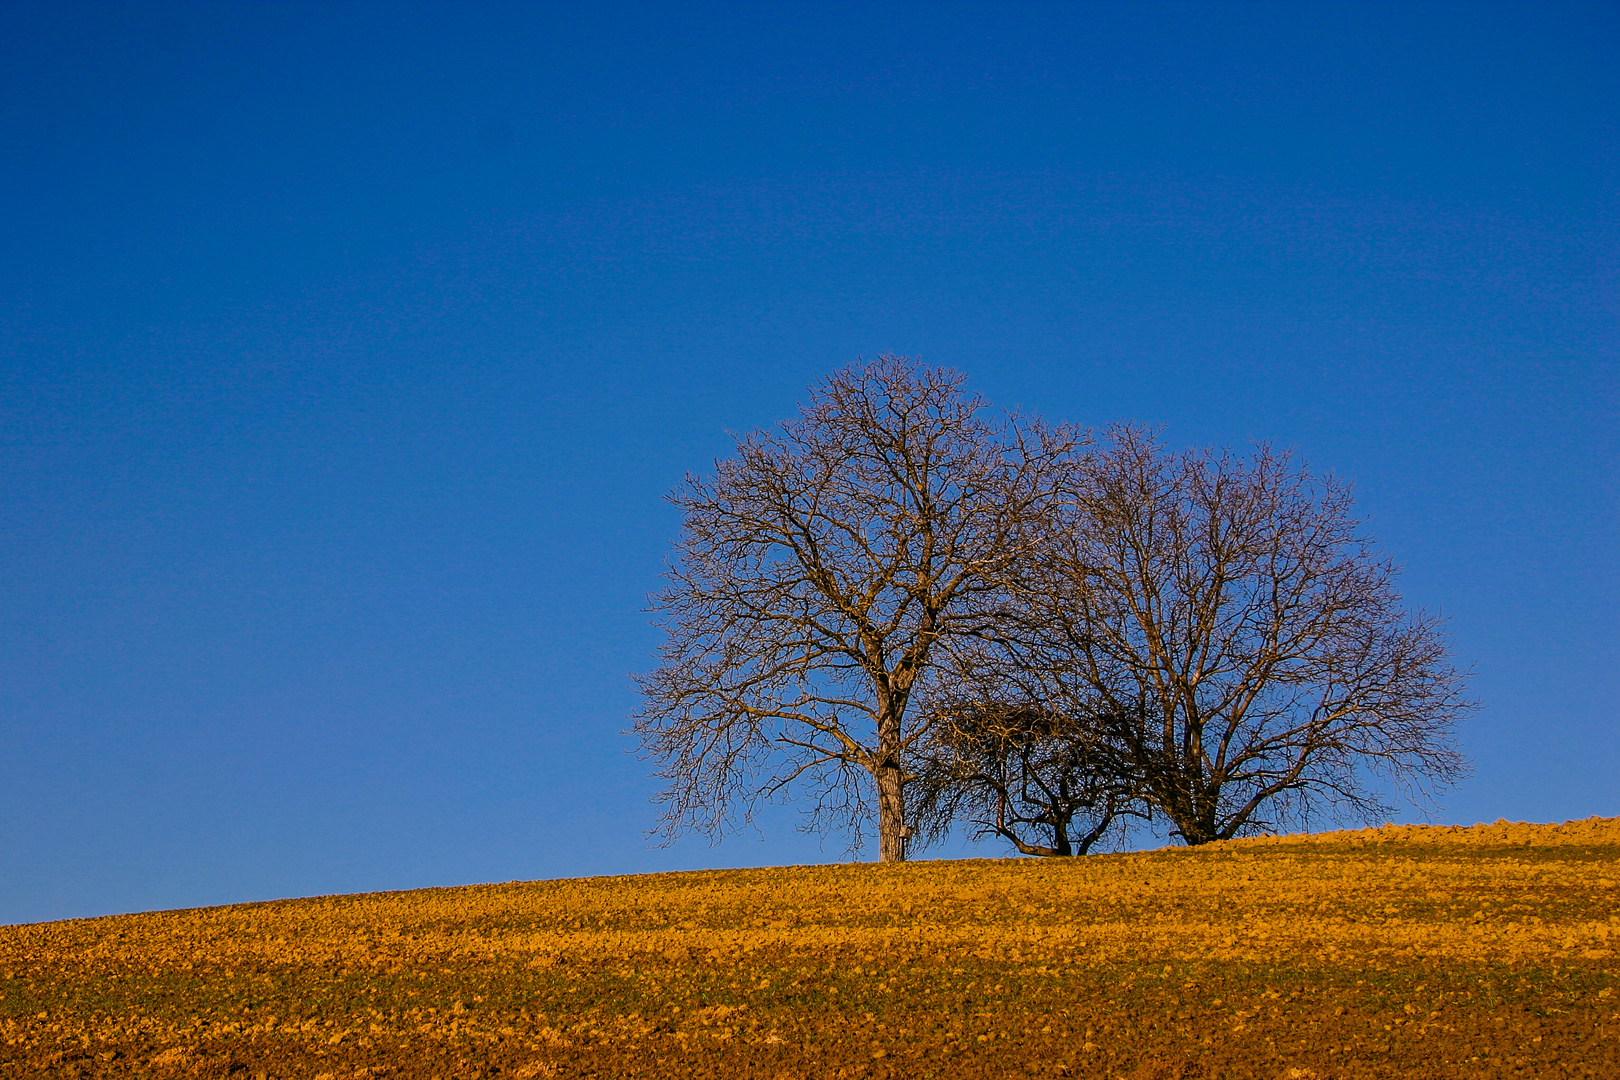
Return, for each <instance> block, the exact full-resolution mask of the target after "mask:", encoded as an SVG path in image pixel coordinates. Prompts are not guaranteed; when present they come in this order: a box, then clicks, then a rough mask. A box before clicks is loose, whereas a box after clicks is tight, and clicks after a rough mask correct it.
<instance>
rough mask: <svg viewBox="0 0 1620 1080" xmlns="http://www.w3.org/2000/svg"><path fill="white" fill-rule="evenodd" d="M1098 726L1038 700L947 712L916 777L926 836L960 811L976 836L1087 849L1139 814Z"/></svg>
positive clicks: (1061, 850)
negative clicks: (1120, 823)
mask: <svg viewBox="0 0 1620 1080" xmlns="http://www.w3.org/2000/svg"><path fill="white" fill-rule="evenodd" d="M1102 730H1104V729H1103V726H1102V725H1097V724H1093V723H1087V722H1084V721H1080V720H1077V719H1076V718H1074V717H1072V716H1069V715H1067V714H1065V713H1062V712H1057V711H1055V710H1053V709H1050V708H1047V707H1045V706H1042V705H1039V704H1035V703H1027V704H1021V705H1013V704H1007V703H1001V702H984V703H978V704H973V705H969V706H965V707H960V708H957V709H953V710H948V711H946V712H945V713H944V714H943V715H942V716H941V717H940V719H939V720H938V722H937V723H936V724H935V726H934V727H933V729H932V732H931V735H930V740H929V743H928V745H927V746H926V747H925V748H924V750H923V751H922V755H921V756H922V764H921V766H920V768H919V769H918V774H917V779H916V780H915V781H914V782H913V783H914V785H915V787H916V789H917V810H916V813H917V820H918V825H919V828H920V829H921V830H922V832H923V836H924V838H925V839H928V840H937V839H939V838H940V837H942V836H943V835H944V833H945V832H946V831H947V830H948V829H949V828H950V827H951V825H952V824H953V823H954V822H957V821H961V820H966V821H968V822H970V823H972V824H973V825H975V826H977V830H978V831H977V836H978V837H985V836H992V835H993V836H998V837H1000V838H1002V839H1003V840H1006V841H1008V842H1009V843H1011V844H1012V845H1013V847H1015V848H1016V849H1017V850H1018V851H1019V852H1020V853H1021V854H1024V855H1040V856H1065V855H1084V854H1086V853H1087V852H1088V851H1090V850H1091V848H1092V847H1093V846H1094V845H1095V844H1096V843H1097V842H1098V841H1100V840H1101V839H1102V838H1103V837H1104V836H1106V835H1108V833H1109V831H1110V829H1112V828H1113V827H1114V826H1115V825H1116V824H1117V823H1119V822H1120V821H1121V820H1122V819H1124V818H1126V817H1131V816H1138V815H1139V813H1140V811H1139V810H1138V803H1137V799H1136V796H1137V793H1138V792H1137V783H1136V781H1135V778H1134V777H1133V776H1132V775H1131V768H1130V763H1129V762H1128V761H1125V760H1123V759H1121V758H1120V756H1119V755H1117V754H1114V753H1113V752H1112V750H1111V748H1110V747H1109V746H1108V745H1107V743H1106V742H1105V741H1104V740H1103V739H1102V738H1099V734H1100V732H1101V731H1102Z"/></svg>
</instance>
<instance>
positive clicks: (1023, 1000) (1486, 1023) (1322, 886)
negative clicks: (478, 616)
mask: <svg viewBox="0 0 1620 1080" xmlns="http://www.w3.org/2000/svg"><path fill="white" fill-rule="evenodd" d="M1617 913H1620V819H1601V820H1600V819H1596V818H1594V819H1590V820H1587V821H1580V822H1572V823H1569V824H1566V825H1560V826H1526V825H1509V824H1505V823H1498V824H1496V825H1491V826H1477V827H1475V828H1471V829H1444V828H1423V827H1404V826H1403V827H1385V828H1383V829H1376V830H1365V831H1359V832H1344V833H1334V834H1325V835H1317V836H1308V837H1279V838H1267V839H1256V840H1246V841H1233V842H1228V843H1223V844H1215V845H1210V846H1207V847H1204V848H1200V849H1194V850H1187V849H1165V850H1160V851H1150V852H1141V853H1132V854H1120V855H1104V856H1095V857H1090V858H1081V859H1069V860H1061V861H1060V860H1011V859H1007V860H969V861H949V862H943V861H942V862H926V861H924V862H916V863H911V864H906V865H899V866H882V865H874V864H857V865H841V866H818V867H793V868H786V869H774V870H738V871H723V872H703V873H684V874H658V875H646V876H639V877H617V878H591V879H583V880H571V881H543V882H532V883H515V884H509V885H483V886H472V887H467V888H456V889H431V890H423V891H418V892H405V893H380V894H372V895H364V896H338V897H322V898H316V899H307V900H286V901H277V902H273V903H263V904H243V905H235V906H231V907H221V908H207V909H200V910H194V911H174V912H159V913H153V914H144V915H127V916H119V917H113V918H102V919H81V920H73V921H68V922H56V923H43V924H36V925H26V926H11V927H0V1036H3V1038H0V1076H6V1077H22V1076H27V1077H34V1076H63V1077H67V1076H150V1077H218V1076H227V1075H230V1076H238V1077H254V1076H265V1077H293V1076H297V1077H317V1078H327V1080H336V1078H339V1077H373V1076H376V1077H383V1076H389V1077H394V1076H397V1077H435V1076H443V1077H495V1076H512V1077H550V1076H593V1075H594V1076H601V1077H609V1076H645V1077H657V1076H671V1077H673V1076H712V1077H733V1076H737V1077H769V1078H777V1077H820V1076H828V1077H833V1076H872V1077H884V1076H894V1077H936V1076H937V1077H980V1076H982V1077H992V1076H994V1077H1000V1076H1020V1075H1029V1076H1071V1077H1109V1078H1114V1077H1127V1078H1136V1077H1142V1078H1146V1077H1211V1078H1213V1077H1266V1078H1301V1077H1359V1076H1423V1077H1431V1076H1432V1077H1452V1076H1457V1077H1476V1076H1480V1077H1494V1076H1501V1077H1507V1076H1536V1077H1556V1076H1595V1077H1620V961H1617V960H1616V956H1615V952H1616V948H1617V938H1620V914H1617Z"/></svg>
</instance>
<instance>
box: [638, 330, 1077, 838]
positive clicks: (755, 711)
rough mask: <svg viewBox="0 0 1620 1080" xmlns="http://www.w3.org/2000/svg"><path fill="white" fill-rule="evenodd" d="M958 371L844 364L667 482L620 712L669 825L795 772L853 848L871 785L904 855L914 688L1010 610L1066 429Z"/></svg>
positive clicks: (722, 817) (714, 816)
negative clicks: (972, 384)
mask: <svg viewBox="0 0 1620 1080" xmlns="http://www.w3.org/2000/svg"><path fill="white" fill-rule="evenodd" d="M962 383H963V380H962V377H961V376H960V375H958V374H956V373H954V372H951V371H948V370H940V369H931V368H925V367H923V366H921V365H920V364H918V363H916V362H914V361H912V360H909V359H906V358H904V357H897V356H882V357H879V358H878V359H877V360H876V361H874V362H871V363H861V364H856V365H854V366H852V367H850V368H847V369H845V370H842V371H840V372H838V373H836V374H834V375H833V376H831V377H830V378H828V379H827V380H826V381H825V382H823V383H821V384H820V385H818V386H817V387H815V388H814V391H813V395H812V398H811V400H810V403H809V404H808V405H807V406H804V407H802V408H801V410H800V414H799V416H798V418H797V419H796V420H794V421H792V422H789V423H785V424H783V425H781V426H780V427H779V428H778V429H777V430H775V431H770V432H765V431H756V432H753V433H752V434H749V435H747V436H745V437H743V438H741V439H739V440H738V444H737V453H736V456H735V457H732V458H730V459H727V460H725V461H720V462H717V463H716V466H715V473H714V475H713V476H712V477H707V478H699V477H688V479H687V481H686V483H685V484H684V485H683V486H682V487H680V488H679V489H677V490H676V491H675V492H674V493H673V494H672V495H671V496H670V499H671V501H672V502H673V503H674V504H675V505H676V506H678V507H680V508H681V510H682V511H683V513H684V515H685V521H684V526H683V529H682V533H681V537H680V540H679V541H678V542H677V548H676V557H675V559H674V561H673V564H672V566H671V568H670V570H669V573H668V575H667V577H668V585H667V586H666V587H665V589H664V590H663V591H662V592H661V593H660V594H659V595H658V596H657V597H655V598H654V607H653V610H655V611H656V612H658V613H659V615H660V625H661V626H662V627H663V629H664V630H665V632H666V640H665V643H664V645H663V648H662V649H661V652H660V658H661V663H660V665H659V666H658V667H657V668H656V669H655V670H654V671H652V672H651V673H649V674H647V675H645V676H642V677H640V678H639V679H638V680H637V681H638V684H639V687H640V689H641V692H642V694H643V696H644V706H643V709H642V711H641V712H640V713H639V714H638V715H637V717H636V724H635V731H636V733H637V734H638V735H639V737H640V739H641V742H642V747H643V749H644V752H646V753H647V754H649V755H650V756H651V757H653V758H654V759H656V760H657V761H658V762H659V763H660V775H661V776H662V777H663V778H664V779H666V780H668V781H669V786H668V787H667V788H666V790H665V791H664V793H663V796H662V797H663V799H664V801H665V814H664V817H663V822H662V829H663V831H664V832H665V833H666V835H674V834H675V833H678V832H680V831H683V830H687V829H696V830H698V831H703V832H707V833H709V834H710V835H718V834H719V833H720V832H721V831H723V830H724V829H725V828H726V827H728V825H730V824H731V823H732V822H733V821H734V820H736V818H737V816H738V815H741V817H742V818H743V819H744V820H746V819H747V817H748V816H749V815H750V814H751V813H752V812H753V811H754V809H755V808H756V807H757V806H758V804H759V801H760V800H761V799H763V798H767V797H770V796H772V795H775V794H777V793H780V792H784V791H785V790H786V789H788V788H789V786H790V785H792V786H801V787H805V788H808V790H809V793H810V795H811V797H812V807H813V809H812V820H811V824H812V825H813V826H817V827H822V828H826V827H830V826H831V827H836V826H848V827H851V828H852V830H853V831H852V837H853V839H852V846H859V844H860V843H861V839H862V836H863V829H864V827H865V826H866V823H867V822H868V821H869V820H870V816H871V813H870V812H871V808H872V803H873V801H874V796H875V802H876V809H877V815H876V816H877V826H878V828H877V831H878V835H879V841H880V856H881V858H882V859H883V861H885V862H892V861H898V860H901V859H903V858H904V857H905V844H904V839H905V836H906V834H907V832H908V828H907V824H906V810H905V794H904V789H905V785H906V782H907V781H908V779H909V778H910V771H909V757H910V754H911V751H912V749H913V747H914V746H915V745H916V743H917V741H918V739H919V738H921V737H922V736H923V735H924V734H926V731H927V728H928V726H929V725H930V723H931V722H932V718H930V717H929V716H928V715H927V714H926V713H924V712H923V711H921V710H918V709H915V708H912V702H913V700H914V697H915V696H916V695H917V693H918V692H919V690H921V689H922V688H923V687H924V686H925V685H926V683H927V680H928V679H929V678H930V676H931V674H932V672H933V670H934V665H935V662H936V660H937V659H938V658H939V656H940V655H941V653H942V651H943V650H948V649H949V648H951V647H952V645H953V643H954V642H957V641H960V640H966V639H971V638H974V637H975V636H979V635H984V634H986V633H987V632H988V631H989V629H990V628H991V627H992V626H993V625H994V624H995V623H996V621H997V620H998V619H1001V618H1004V617H1005V610H1004V609H1005V603H1006V598H1007V596H1008V581H1007V572H1008V570H1009V568H1010V567H1011V566H1012V565H1014V563H1016V562H1017V561H1018V559H1019V557H1020V556H1021V555H1023V554H1024V553H1025V551H1026V549H1027V547H1028V546H1029V544H1030V543H1032V542H1033V538H1034V536H1035V535H1036V532H1037V530H1036V529H1035V528H1034V525H1035V523H1037V522H1040V521H1041V520H1043V519H1044V518H1045V517H1046V516H1047V515H1048V513H1049V509H1050V507H1051V505H1052V504H1053V502H1054V500H1055V499H1056V496H1057V492H1058V491H1059V490H1060V489H1061V488H1062V487H1063V486H1064V485H1063V483H1062V481H1061V480H1060V476H1061V474H1063V472H1064V470H1065V468H1067V467H1068V465H1069V463H1070V462H1072V459H1073V456H1074V450H1075V448H1076V446H1077V445H1078V444H1079V442H1080V436H1079V435H1078V434H1077V433H1076V432H1074V431H1073V430H1070V429H1067V428H1057V429H1047V428H1045V427H1043V426H1042V425H1041V424H1039V423H1038V422H1030V421H1024V420H1021V419H1019V418H1018V417H1016V416H999V417H991V416H987V415H986V412H987V410H986V407H985V404H984V402H983V401H982V400H980V399H979V398H978V397H976V396H974V395H970V394H967V393H965V392H964V390H963V387H962Z"/></svg>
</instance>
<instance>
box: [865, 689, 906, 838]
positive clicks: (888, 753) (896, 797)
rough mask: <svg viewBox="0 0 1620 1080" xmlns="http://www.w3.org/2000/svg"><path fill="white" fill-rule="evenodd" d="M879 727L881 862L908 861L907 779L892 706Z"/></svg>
mask: <svg viewBox="0 0 1620 1080" xmlns="http://www.w3.org/2000/svg"><path fill="white" fill-rule="evenodd" d="M885 704H887V705H890V708H889V709H885V710H884V711H885V712H887V713H890V715H887V716H884V717H883V718H882V719H881V720H880V721H879V723H878V752H877V761H876V763H875V765H874V767H873V769H872V780H873V781H874V782H875V783H876V784H877V795H878V860H879V861H880V862H905V861H906V799H905V776H904V773H902V771H901V769H900V718H899V717H898V716H895V715H893V713H894V712H895V711H898V710H895V709H893V703H892V702H885Z"/></svg>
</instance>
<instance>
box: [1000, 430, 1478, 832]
mask: <svg viewBox="0 0 1620 1080" xmlns="http://www.w3.org/2000/svg"><path fill="white" fill-rule="evenodd" d="M1109 434H1110V437H1109V439H1108V440H1107V442H1106V445H1105V446H1104V447H1102V448H1101V449H1099V450H1097V451H1095V452H1094V453H1092V454H1091V455H1090V456H1089V459H1088V465H1087V468H1086V470H1085V478H1084V481H1083V483H1082V484H1081V485H1080V486H1079V489H1078V490H1077V492H1076V497H1075V499H1074V500H1073V502H1072V503H1071V504H1070V506H1069V508H1068V510H1067V513H1066V516H1067V521H1066V523H1065V525H1064V527H1063V528H1062V529H1059V530H1056V531H1054V533H1053V534H1052V537H1051V542H1050V543H1047V544H1044V545H1042V546H1041V547H1040V549H1039V550H1038V552H1036V556H1037V557H1036V559H1035V562H1034V564H1033V565H1032V567H1031V568H1030V569H1028V570H1027V571H1026V572H1025V574H1024V581H1025V583H1026V585H1027V587H1028V588H1029V592H1028V594H1027V604H1026V610H1027V612H1028V613H1029V614H1028V616H1027V618H1026V622H1027V624H1028V625H1029V626H1031V627H1035V628H1036V630H1035V631H1032V632H1031V633H1030V634H1028V635H1027V636H1026V639H1025V640H1024V643H1023V644H1022V645H1020V646H1019V647H1018V650H1017V651H1018V661H1019V663H1020V664H1022V665H1023V666H1025V667H1026V668H1027V669H1028V670H1031V671H1039V672H1041V673H1042V679H1043V682H1044V684H1045V685H1046V687H1047V691H1046V693H1047V698H1046V706H1047V707H1048V708H1050V709H1053V710H1055V711H1057V712H1059V713H1067V714H1070V715H1081V714H1083V715H1086V716H1090V717H1093V718H1095V719H1096V721H1097V723H1098V725H1099V726H1098V729H1097V730H1096V732H1095V737H1096V738H1097V739H1098V740H1099V741H1101V742H1104V743H1106V744H1107V745H1108V746H1109V747H1110V752H1112V753H1115V754H1118V755H1120V756H1121V757H1122V759H1123V760H1125V761H1126V762H1128V763H1129V768H1130V770H1131V772H1132V773H1133V774H1134V775H1135V776H1136V777H1137V778H1139V780H1140V782H1141V784H1142V791H1143V793H1144V796H1145V799H1146V801H1147V804H1148V809H1149V811H1150V812H1154V813H1162V814H1163V815H1164V816H1165V817H1166V818H1168V819H1169V821H1170V822H1171V823H1173V825H1174V829H1175V831H1176V833H1178V834H1179V835H1180V836H1181V838H1182V839H1183V840H1184V841H1185V842H1186V843H1188V844H1202V843H1206V842H1208V841H1211V840H1221V839H1227V838H1229V837H1232V836H1235V835H1239V834H1242V833H1245V832H1256V831H1261V830H1265V829H1269V828H1275V827H1276V826H1277V825H1279V824H1280V823H1282V822H1283V821H1286V820H1292V821H1300V820H1302V819H1303V818H1304V817H1305V816H1306V815H1308V814H1310V813H1311V812H1313V811H1316V810H1323V811H1327V812H1328V813H1330V814H1332V815H1350V816H1357V817H1362V818H1369V817H1374V816H1376V815H1379V814H1382V813H1384V812H1385V811H1387V809H1388V807H1387V806H1386V805H1385V802H1384V799H1383V798H1382V797H1381V795H1380V794H1379V792H1380V789H1381V788H1383V787H1384V785H1385V784H1386V783H1387V782H1389V781H1393V782H1394V783H1395V784H1396V786H1397V789H1401V788H1404V789H1405V790H1406V791H1407V793H1408V794H1411V795H1417V796H1421V795H1424V794H1427V793H1430V792H1432V790H1433V789H1434V787H1436V786H1442V785H1445V784H1449V783H1451V782H1453V781H1454V780H1455V779H1456V778H1458V777H1459V776H1460V775H1461V774H1462V772H1463V771H1464V769H1465V763H1464V761H1463V759H1462V758H1461V757H1460V756H1459V754H1458V753H1457V750H1456V748H1455V745H1454V741H1453V738H1452V732H1453V729H1454V725H1455V723H1456V722H1457V721H1458V720H1459V719H1461V718H1463V717H1465V716H1466V715H1468V714H1469V713H1470V712H1471V711H1472V710H1473V709H1474V708H1475V705H1474V703H1473V702H1471V701H1470V700H1469V699H1468V698H1467V696H1466V695H1465V693H1464V678H1463V675H1462V674H1461V673H1460V672H1458V671H1457V669H1456V668H1455V667H1454V666H1453V665H1452V664H1451V662H1450V660H1449V657H1448V649H1447V643H1446V640H1445V638H1444V636H1443V635H1442V633H1441V630H1440V621H1439V620H1438V619H1437V618H1435V617H1434V616H1431V615H1427V614H1424V613H1422V612H1413V611H1407V610H1406V609H1404V608H1403V606H1402V602H1401V599H1400V596H1399V595H1398V593H1397V592H1396V590H1395V587H1394V584H1393V579H1394V577H1395V573H1396V568H1395V567H1394V565H1393V564H1392V563H1391V562H1390V561H1389V560H1388V559H1386V558H1384V557H1383V556H1381V555H1379V554H1378V553H1377V552H1376V550H1375V549H1374V548H1373V546H1372V545H1371V543H1370V542H1369V541H1368V539H1367V538H1366V537H1365V536H1364V535H1363V533H1362V531H1361V524H1360V522H1359V521H1357V520H1356V519H1355V518H1354V517H1353V516H1352V506H1351V493H1350V490H1349V488H1348V486H1347V485H1345V484H1344V483H1342V482H1339V481H1337V480H1335V479H1333V478H1332V477H1318V476H1314V475H1312V474H1311V473H1310V472H1309V471H1307V470H1306V469H1305V468H1304V467H1303V466H1301V465H1299V464H1297V463H1296V462H1295V461H1294V460H1293V459H1292V458H1291V457H1290V456H1289V455H1288V454H1285V453H1278V452H1276V451H1273V450H1272V449H1270V448H1269V447H1267V446H1264V445H1262V446H1259V447H1257V448H1256V449H1255V450H1254V452H1253V453H1252V454H1249V455H1236V454H1233V453H1230V452H1214V451H1207V450H1192V451H1187V452H1183V453H1170V452H1167V451H1166V450H1165V449H1164V448H1163V447H1162V446H1161V445H1160V443H1159V441H1158V439H1157V437H1156V436H1155V435H1154V433H1152V432H1149V431H1145V430H1143V429H1141V428H1136V427H1119V428H1116V429H1113V430H1112V431H1111V432H1110V433H1109Z"/></svg>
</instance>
